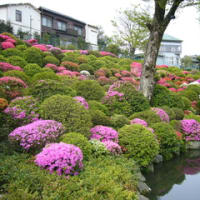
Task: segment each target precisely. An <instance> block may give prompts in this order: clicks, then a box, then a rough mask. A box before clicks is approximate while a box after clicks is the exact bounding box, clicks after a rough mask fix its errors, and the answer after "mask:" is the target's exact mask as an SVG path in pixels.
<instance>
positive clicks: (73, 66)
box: [60, 61, 79, 71]
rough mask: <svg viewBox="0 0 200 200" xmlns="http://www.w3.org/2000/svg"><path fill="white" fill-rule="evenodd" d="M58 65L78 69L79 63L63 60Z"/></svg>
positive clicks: (68, 68) (73, 69)
mask: <svg viewBox="0 0 200 200" xmlns="http://www.w3.org/2000/svg"><path fill="white" fill-rule="evenodd" d="M60 65H61V66H64V67H65V68H66V69H67V70H71V71H79V65H78V64H77V63H74V62H71V61H64V62H62V63H61V64H60Z"/></svg>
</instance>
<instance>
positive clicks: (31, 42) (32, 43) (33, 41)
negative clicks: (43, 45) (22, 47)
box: [25, 39, 37, 45]
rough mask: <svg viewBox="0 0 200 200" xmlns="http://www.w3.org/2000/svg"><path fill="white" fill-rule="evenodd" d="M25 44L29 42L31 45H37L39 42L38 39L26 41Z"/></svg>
mask: <svg viewBox="0 0 200 200" xmlns="http://www.w3.org/2000/svg"><path fill="white" fill-rule="evenodd" d="M25 42H27V43H28V44H30V45H36V44H37V40H36V39H30V40H25Z"/></svg>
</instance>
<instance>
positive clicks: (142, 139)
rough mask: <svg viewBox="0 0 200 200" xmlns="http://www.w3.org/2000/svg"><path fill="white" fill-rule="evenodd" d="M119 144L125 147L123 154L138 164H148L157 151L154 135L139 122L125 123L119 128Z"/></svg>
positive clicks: (157, 146) (157, 144)
mask: <svg viewBox="0 0 200 200" xmlns="http://www.w3.org/2000/svg"><path fill="white" fill-rule="evenodd" d="M119 144H120V145H121V146H122V147H125V148H126V149H127V151H126V152H125V155H126V156H127V157H128V158H133V159H134V160H135V161H136V162H137V163H138V164H139V165H140V166H144V167H145V166H147V165H149V164H150V163H151V162H152V161H153V159H154V157H155V156H156V155H157V154H158V153H159V143H158V141H157V139H156V137H155V135H154V134H153V133H152V132H151V131H149V130H148V129H146V128H145V127H144V126H142V125H139V124H134V125H126V126H124V127H122V128H120V129H119Z"/></svg>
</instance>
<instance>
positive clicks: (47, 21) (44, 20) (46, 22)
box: [42, 16, 52, 28]
mask: <svg viewBox="0 0 200 200" xmlns="http://www.w3.org/2000/svg"><path fill="white" fill-rule="evenodd" d="M42 25H43V26H47V27H50V28H51V27H52V19H51V18H50V17H46V16H43V17H42Z"/></svg>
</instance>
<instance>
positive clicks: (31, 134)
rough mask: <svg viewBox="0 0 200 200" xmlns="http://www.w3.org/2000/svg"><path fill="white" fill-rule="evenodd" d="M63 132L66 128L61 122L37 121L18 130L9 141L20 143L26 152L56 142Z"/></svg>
mask: <svg viewBox="0 0 200 200" xmlns="http://www.w3.org/2000/svg"><path fill="white" fill-rule="evenodd" d="M63 131H64V127H63V125H62V124H61V123H59V122H56V121H54V120H37V121H35V122H33V123H31V124H27V125H25V126H21V127H18V128H16V129H15V130H14V131H12V132H11V133H10V134H9V140H10V141H11V142H14V143H18V144H19V145H20V146H21V147H22V148H24V149H25V150H29V149H34V148H38V147H39V148H40V147H42V146H44V145H45V144H47V143H51V142H55V140H56V139H57V137H58V136H60V135H61V134H62V133H63Z"/></svg>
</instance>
